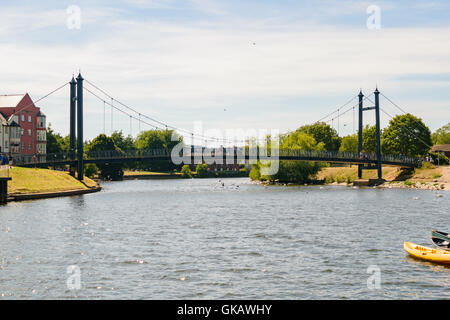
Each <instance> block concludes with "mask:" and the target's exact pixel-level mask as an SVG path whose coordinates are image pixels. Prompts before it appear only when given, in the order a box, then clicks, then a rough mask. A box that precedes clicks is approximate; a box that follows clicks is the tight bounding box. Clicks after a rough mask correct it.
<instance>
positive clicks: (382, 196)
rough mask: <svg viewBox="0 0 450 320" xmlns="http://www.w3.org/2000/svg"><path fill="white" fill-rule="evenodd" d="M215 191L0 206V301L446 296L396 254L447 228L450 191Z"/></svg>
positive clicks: (208, 186) (117, 194)
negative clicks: (74, 285)
mask: <svg viewBox="0 0 450 320" xmlns="http://www.w3.org/2000/svg"><path fill="white" fill-rule="evenodd" d="M222 182H223V183H224V185H223V186H222V183H221V182H219V180H218V179H189V180H181V179H180V180H133V181H122V182H106V183H103V186H104V190H103V191H102V192H99V193H95V194H89V195H83V196H74V197H65V198H55V199H48V200H38V201H29V202H16V203H9V204H8V205H6V206H3V207H0V299H86V298H88V299H319V298H323V299H412V298H414V299H435V298H439V299H440V298H450V294H449V292H450V291H449V286H450V268H448V267H445V266H439V265H433V264H431V263H427V262H421V261H418V260H415V259H413V258H410V257H409V256H407V254H406V253H405V251H404V250H403V241H412V242H416V243H419V244H424V245H429V246H431V243H430V242H431V240H430V231H431V229H432V228H436V229H438V230H440V229H443V231H445V230H448V231H450V216H449V208H450V193H449V192H439V193H440V194H442V195H443V196H442V197H438V196H436V192H435V191H424V190H409V189H372V188H367V189H353V188H351V187H342V186H325V187H318V186H308V187H306V186H295V187H294V186H270V187H264V186H261V185H257V184H253V183H251V182H250V181H249V180H248V179H246V178H238V179H223V180H222ZM70 266H75V267H70ZM68 267H69V270H68ZM74 270H75V271H74ZM68 271H69V273H68ZM74 276H76V277H77V278H76V279H78V280H79V282H77V280H76V281H75V282H74V278H73V277H74ZM368 279H369V285H368ZM378 280H379V282H378ZM68 282H69V285H68ZM74 283H75V284H76V283H79V284H80V288H79V289H76V288H75V289H73V284H74ZM377 283H379V285H376V284H377ZM374 284H375V285H374Z"/></svg>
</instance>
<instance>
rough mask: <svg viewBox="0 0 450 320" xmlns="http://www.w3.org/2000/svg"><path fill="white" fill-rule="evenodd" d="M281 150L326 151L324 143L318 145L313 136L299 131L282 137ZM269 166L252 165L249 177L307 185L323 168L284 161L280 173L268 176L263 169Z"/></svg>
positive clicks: (316, 163)
mask: <svg viewBox="0 0 450 320" xmlns="http://www.w3.org/2000/svg"><path fill="white" fill-rule="evenodd" d="M280 148H283V149H291V150H324V143H323V142H320V143H317V142H316V140H315V139H314V137H312V136H311V135H309V134H307V133H305V132H302V131H299V130H297V131H295V132H292V133H289V134H287V135H284V136H282V137H281V139H280ZM267 165H269V164H264V163H261V162H258V163H257V164H255V165H252V169H251V171H250V175H249V176H250V178H251V179H252V180H268V181H275V180H278V181H280V182H294V183H305V182H308V181H310V180H311V179H312V178H313V177H314V176H315V175H316V174H317V172H319V170H320V169H321V168H322V166H323V164H322V163H319V162H312V161H285V160H283V161H280V162H279V168H278V172H277V173H276V174H274V175H270V176H267V175H263V174H262V172H263V171H262V169H263V168H264V166H267Z"/></svg>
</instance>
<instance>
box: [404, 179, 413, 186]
mask: <svg viewBox="0 0 450 320" xmlns="http://www.w3.org/2000/svg"><path fill="white" fill-rule="evenodd" d="M404 183H405V186H408V187H411V186H413V185H414V183H413V182H411V181H410V180H406V181H405V182H404Z"/></svg>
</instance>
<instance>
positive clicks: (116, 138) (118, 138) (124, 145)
mask: <svg viewBox="0 0 450 320" xmlns="http://www.w3.org/2000/svg"><path fill="white" fill-rule="evenodd" d="M111 139H112V141H113V142H114V144H115V145H116V146H117V147H118V148H119V149H120V150H122V151H129V150H135V149H136V147H135V146H134V140H133V137H132V136H130V135H128V136H126V137H125V136H124V135H123V133H122V130H121V131H114V132H113V133H112V134H111Z"/></svg>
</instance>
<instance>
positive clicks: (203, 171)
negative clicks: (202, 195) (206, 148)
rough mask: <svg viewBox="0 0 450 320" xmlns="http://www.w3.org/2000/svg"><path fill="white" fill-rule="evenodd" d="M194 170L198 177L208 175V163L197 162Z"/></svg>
mask: <svg viewBox="0 0 450 320" xmlns="http://www.w3.org/2000/svg"><path fill="white" fill-rule="evenodd" d="M195 171H196V172H197V177H199V178H206V177H208V176H209V172H208V165H207V164H206V163H199V164H198V165H197V167H196V168H195Z"/></svg>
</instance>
